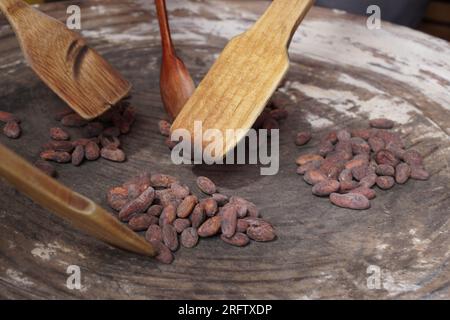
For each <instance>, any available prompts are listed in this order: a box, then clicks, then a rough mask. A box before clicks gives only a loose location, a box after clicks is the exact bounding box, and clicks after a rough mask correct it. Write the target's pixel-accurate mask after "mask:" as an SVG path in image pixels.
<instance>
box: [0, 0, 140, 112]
mask: <svg viewBox="0 0 450 320" xmlns="http://www.w3.org/2000/svg"><path fill="white" fill-rule="evenodd" d="M0 9H1V11H2V12H3V14H5V15H6V17H7V18H8V20H9V22H10V23H11V25H12V27H13V28H14V30H15V32H16V34H17V39H18V41H19V43H20V46H21V48H22V50H23V54H24V56H25V58H26V59H27V61H28V63H29V64H30V66H31V67H32V68H33V70H34V71H35V72H36V74H37V75H38V76H39V77H40V78H41V79H42V81H44V83H46V84H47V85H48V86H49V87H50V88H51V89H52V90H53V91H54V92H55V93H56V94H57V95H58V96H60V97H61V98H62V99H63V100H64V101H66V102H67V103H68V104H69V105H70V106H71V107H72V108H73V109H74V110H75V111H76V112H77V113H78V114H80V115H81V116H82V117H84V118H86V119H93V118H96V117H98V116H99V115H101V114H103V113H104V112H105V111H106V110H108V109H109V108H110V107H111V106H112V105H115V104H117V103H118V102H119V101H120V100H121V99H122V98H124V97H125V96H127V95H128V92H129V91H130V89H131V87H130V83H129V82H128V81H126V80H125V79H124V78H122V76H121V75H120V74H119V73H118V72H117V71H116V70H115V69H114V68H112V67H111V65H110V64H109V63H108V62H106V61H105V60H104V59H103V58H102V57H101V56H100V55H99V54H98V53H97V52H96V51H95V50H92V49H91V48H89V47H88V45H87V43H86V42H85V41H84V39H83V38H81V37H80V36H79V35H78V34H77V33H75V32H74V31H71V30H69V29H68V28H67V27H66V25H65V24H63V23H61V22H59V21H57V20H55V19H53V18H52V17H50V16H46V15H45V14H42V13H41V12H39V11H38V10H35V9H34V8H32V7H31V6H29V5H28V4H26V3H25V2H24V1H21V0H2V1H0Z"/></svg>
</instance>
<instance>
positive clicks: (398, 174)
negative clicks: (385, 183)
mask: <svg viewBox="0 0 450 320" xmlns="http://www.w3.org/2000/svg"><path fill="white" fill-rule="evenodd" d="M410 176H411V167H410V166H409V165H408V164H406V163H400V164H398V165H397V167H396V168H395V182H397V183H398V184H404V183H406V181H408V179H409V177H410Z"/></svg>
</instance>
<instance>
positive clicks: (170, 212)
mask: <svg viewBox="0 0 450 320" xmlns="http://www.w3.org/2000/svg"><path fill="white" fill-rule="evenodd" d="M176 218H177V208H176V207H175V206H174V205H173V204H169V205H168V206H167V207H165V208H164V209H163V211H162V212H161V215H160V216H159V225H160V226H161V227H162V226H164V225H165V224H171V223H173V222H174V221H175V219H176Z"/></svg>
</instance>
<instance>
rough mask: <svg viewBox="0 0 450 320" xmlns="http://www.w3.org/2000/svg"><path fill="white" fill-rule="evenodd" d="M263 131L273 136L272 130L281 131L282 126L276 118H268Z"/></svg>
mask: <svg viewBox="0 0 450 320" xmlns="http://www.w3.org/2000/svg"><path fill="white" fill-rule="evenodd" d="M262 129H264V130H267V135H268V136H271V135H272V130H279V129H280V124H279V123H278V121H277V120H275V119H274V118H272V117H268V118H266V119H265V120H264V123H263V125H262Z"/></svg>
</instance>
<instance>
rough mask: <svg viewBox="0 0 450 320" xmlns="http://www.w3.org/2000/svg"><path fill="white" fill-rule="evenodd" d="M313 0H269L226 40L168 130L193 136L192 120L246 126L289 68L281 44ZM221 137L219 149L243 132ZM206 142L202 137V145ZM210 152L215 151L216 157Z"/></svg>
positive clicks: (224, 126)
mask: <svg viewBox="0 0 450 320" xmlns="http://www.w3.org/2000/svg"><path fill="white" fill-rule="evenodd" d="M313 2H314V1H313V0H274V1H273V2H272V4H271V5H270V7H269V8H268V9H267V11H266V12H265V13H264V15H263V16H262V17H261V18H260V19H259V20H258V21H257V22H256V24H255V25H254V26H253V27H252V28H251V29H249V30H248V31H246V32H245V33H243V34H241V35H239V36H237V37H236V38H234V39H232V40H231V41H230V42H229V43H228V45H227V46H226V48H225V49H224V51H223V52H222V54H221V55H220V57H219V58H218V59H217V61H216V62H215V63H214V65H213V66H212V68H211V69H210V71H209V72H208V74H207V75H206V77H205V78H204V79H203V81H202V82H201V83H200V85H199V86H198V88H197V90H196V91H195V92H194V94H193V95H192V97H191V98H190V99H189V100H188V102H187V103H186V104H185V106H184V107H183V109H182V111H181V112H180V114H179V115H178V117H177V118H176V120H175V122H174V124H173V126H172V129H171V130H172V132H173V131H174V130H177V129H187V130H189V131H190V133H191V137H194V122H195V121H201V122H202V126H203V132H205V131H206V130H208V129H219V130H220V131H221V132H222V134H223V137H226V135H225V132H226V130H227V129H246V130H247V129H250V128H251V127H252V125H253V123H254V122H255V120H256V119H257V118H258V116H259V114H260V113H261V112H262V111H263V109H264V107H265V105H266V104H267V103H268V101H269V99H270V97H271V95H272V94H273V92H274V91H275V90H276V88H277V86H278V85H279V83H280V82H281V80H282V79H283V76H284V75H285V73H286V72H287V70H288V67H289V58H288V53H287V49H288V46H289V44H290V41H291V39H292V36H293V35H294V32H295V30H296V29H297V27H298V26H299V24H300V22H301V21H302V20H303V18H304V17H305V15H306V13H307V12H308V10H309V8H310V7H311V6H312V4H313ZM246 130H241V133H240V135H237V139H236V140H233V139H226V140H225V141H224V148H223V154H221V155H222V156H223V155H225V154H226V153H227V152H228V151H230V150H232V149H233V148H234V146H235V145H236V144H237V143H238V142H239V141H240V140H241V139H242V138H243V137H244V136H245V131H246ZM208 143H209V141H203V144H204V146H206V145H207V144H208ZM221 155H217V154H216V155H215V156H221Z"/></svg>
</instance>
